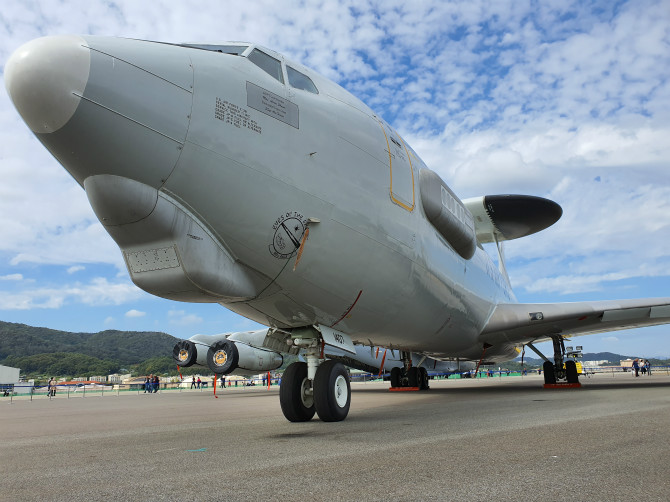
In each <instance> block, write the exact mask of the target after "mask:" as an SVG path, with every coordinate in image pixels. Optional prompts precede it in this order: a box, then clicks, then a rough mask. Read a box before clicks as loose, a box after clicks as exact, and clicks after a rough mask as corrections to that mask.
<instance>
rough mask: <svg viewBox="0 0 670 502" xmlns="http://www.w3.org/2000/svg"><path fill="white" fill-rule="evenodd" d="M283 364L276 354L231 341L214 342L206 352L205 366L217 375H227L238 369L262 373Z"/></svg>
mask: <svg viewBox="0 0 670 502" xmlns="http://www.w3.org/2000/svg"><path fill="white" fill-rule="evenodd" d="M283 362H284V358H283V356H282V355H281V354H280V353H278V352H274V351H272V350H266V349H259V348H257V347H251V346H250V345H246V344H244V343H240V342H234V341H232V340H225V341H220V342H216V343H215V344H214V345H212V346H211V347H210V348H209V349H208V350H207V366H208V367H209V369H210V370H212V371H213V372H214V373H215V374H217V375H228V374H229V373H232V372H233V371H235V370H236V369H238V368H239V369H242V370H244V371H249V372H252V373H262V372H265V371H271V370H275V369H277V368H279V367H280V366H281V365H282V363H283Z"/></svg>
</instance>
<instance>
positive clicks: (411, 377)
mask: <svg viewBox="0 0 670 502" xmlns="http://www.w3.org/2000/svg"><path fill="white" fill-rule="evenodd" d="M420 382H421V380H420V377H419V368H415V367H412V368H410V369H409V370H408V371H407V386H408V387H419V385H420Z"/></svg>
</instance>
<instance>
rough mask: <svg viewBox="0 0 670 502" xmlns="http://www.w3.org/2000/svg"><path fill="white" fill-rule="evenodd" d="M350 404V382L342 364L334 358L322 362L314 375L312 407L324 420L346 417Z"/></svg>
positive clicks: (336, 420)
mask: <svg viewBox="0 0 670 502" xmlns="http://www.w3.org/2000/svg"><path fill="white" fill-rule="evenodd" d="M350 405H351V384H350V383H349V373H348V372H347V369H346V368H345V367H344V365H343V364H342V363H341V362H339V361H335V360H332V359H330V360H328V361H324V362H322V363H321V364H320V365H319V367H318V368H317V370H316V375H315V376H314V408H316V413H317V415H319V418H320V419H321V420H322V421H324V422H340V421H342V420H344V419H345V418H347V415H348V414H349V406H350Z"/></svg>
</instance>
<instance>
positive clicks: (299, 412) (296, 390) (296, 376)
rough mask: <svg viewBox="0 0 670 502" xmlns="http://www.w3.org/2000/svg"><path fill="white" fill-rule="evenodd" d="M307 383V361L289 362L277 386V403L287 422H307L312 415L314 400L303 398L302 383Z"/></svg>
mask: <svg viewBox="0 0 670 502" xmlns="http://www.w3.org/2000/svg"><path fill="white" fill-rule="evenodd" d="M307 383H308V380H307V363H301V362H296V363H292V364H289V366H288V368H286V371H284V374H283V375H282V378H281V385H280V386H279V404H280V405H281V411H282V413H284V416H285V417H286V420H288V421H289V422H308V421H309V420H311V419H312V417H313V416H314V413H315V408H314V400H313V399H311V400H308V401H306V400H305V399H303V392H302V390H303V384H307Z"/></svg>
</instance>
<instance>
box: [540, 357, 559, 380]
mask: <svg viewBox="0 0 670 502" xmlns="http://www.w3.org/2000/svg"><path fill="white" fill-rule="evenodd" d="M542 373H544V383H548V384H553V383H556V373H555V372H554V363H552V362H549V361H545V363H544V364H543V365H542Z"/></svg>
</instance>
